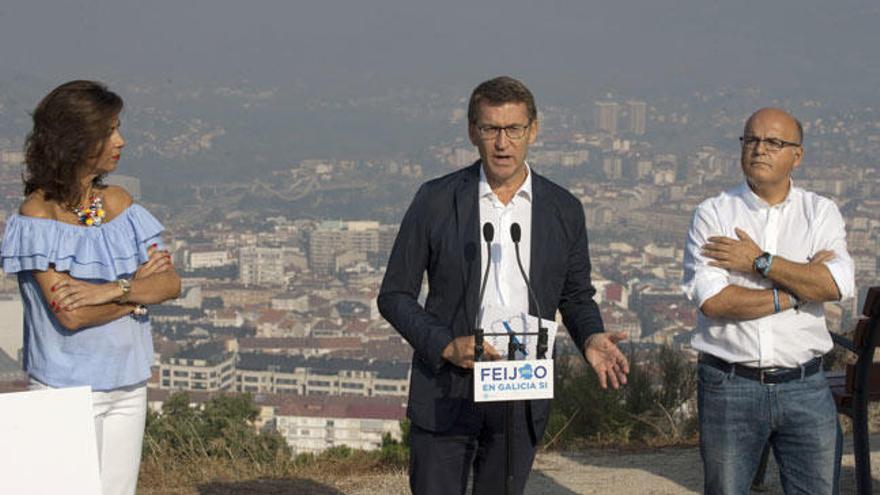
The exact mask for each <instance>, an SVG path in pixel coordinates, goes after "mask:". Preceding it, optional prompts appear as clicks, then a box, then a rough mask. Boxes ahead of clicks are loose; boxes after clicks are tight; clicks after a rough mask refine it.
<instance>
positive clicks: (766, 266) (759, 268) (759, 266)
mask: <svg viewBox="0 0 880 495" xmlns="http://www.w3.org/2000/svg"><path fill="white" fill-rule="evenodd" d="M772 264H773V255H772V254H770V253H768V252H766V251H765V252H764V253H761V256H758V257H757V258H755V261H753V262H752V267H753V268H754V269H755V271H756V272H758V273H760V274H761V276H762V277H764V278H766V277H767V274H768V273H770V265H772Z"/></svg>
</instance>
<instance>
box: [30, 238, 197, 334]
mask: <svg viewBox="0 0 880 495" xmlns="http://www.w3.org/2000/svg"><path fill="white" fill-rule="evenodd" d="M148 252H149V254H150V258H149V259H148V260H147V262H146V263H144V264H143V265H141V266H140V267H139V268H138V270H137V271H136V272H135V274H134V276H133V277H132V280H131V291H130V293H129V298H128V301H127V302H125V303H120V302H118V300H119V299H120V298H121V297H122V295H123V293H122V289H121V288H120V287H119V285H118V284H117V283H116V282H106V283H91V282H86V281H83V280H78V279H76V278H73V277H71V276H70V275H69V274H67V273H66V272H58V271H55V269H54V267H51V266H50V267H49V269H47V270H46V271H40V272H35V274H34V277H35V278H36V280H37V283H38V284H39V285H40V289H41V290H42V292H43V297H44V298H45V300H46V301H47V302H48V304H49V307H50V309H52V310H53V311H54V314H55V317H56V318H57V319H58V321H59V323H61V325H62V326H63V327H64V328H66V329H68V330H71V331H75V330H79V329H81V328H84V327H90V326H95V325H100V324H103V323H107V322H110V321H113V320H115V319H118V318H120V317H122V316H125V315H127V314H130V313H131V312H132V311H133V310H134V308H135V307H136V306H137V305H138V304H156V303H159V302H162V301H166V300H168V299H173V298H175V297H177V296H178V295H179V294H180V277H179V276H178V275H177V272H176V271H175V270H174V266H173V265H172V264H171V259H170V256H169V255H168V252H167V251H160V250H158V249H156V246H155V245H153V246H150V248H149V250H148Z"/></svg>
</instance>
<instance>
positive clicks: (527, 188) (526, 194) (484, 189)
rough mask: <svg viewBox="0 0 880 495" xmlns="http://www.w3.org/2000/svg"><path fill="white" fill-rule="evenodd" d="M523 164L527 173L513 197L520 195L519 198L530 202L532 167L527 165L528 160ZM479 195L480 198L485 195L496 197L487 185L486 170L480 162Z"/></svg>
mask: <svg viewBox="0 0 880 495" xmlns="http://www.w3.org/2000/svg"><path fill="white" fill-rule="evenodd" d="M525 165H526V172H527V173H528V175H526V180H525V181H524V182H523V183H522V185H521V186H519V189H517V191H516V194H514V195H513V197H514V198H518V197H521V198H523V199H525V200H526V201H528V202H529V203H531V202H532V168H531V167H529V162H526V164H525ZM480 197H481V198H485V197H489V198H494V197H496V196H495V192H494V191H492V188H491V187H490V186H489V181H488V180H487V179H486V171H485V170H483V165H482V164H480Z"/></svg>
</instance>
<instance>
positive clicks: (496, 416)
mask: <svg viewBox="0 0 880 495" xmlns="http://www.w3.org/2000/svg"><path fill="white" fill-rule="evenodd" d="M504 407H505V406H504V403H503V402H490V403H481V404H476V403H470V404H468V405H466V406H464V408H463V409H462V412H461V415H460V416H459V417H458V420H457V421H456V422H455V424H454V425H453V426H452V428H451V429H450V430H448V431H445V432H442V433H434V432H430V431H427V430H423V429H421V428H419V427H418V426H416V425H412V428H411V429H410V464H409V482H410V488H411V489H412V492H413V494H414V495H447V494H449V495H459V494H461V495H464V493H465V491H466V489H467V481H468V475H469V474H470V471H471V468H472V467H473V482H474V491H473V495H501V494H503V493H504V487H505V472H506V471H505V469H506V466H507V450H506V446H505V442H504ZM513 425H514V428H513V437H512V438H513V442H514V444H513V459H514V472H513V474H514V487H515V490H514V493H517V494H522V493H523V490H524V489H525V486H526V480H527V479H528V477H529V471H531V469H532V462H533V461H534V460H535V447H536V445H535V442H534V441H533V440H532V434H530V432H529V426H528V425H529V422H528V421H527V419H526V407H525V403H524V402H515V403H514V409H513Z"/></svg>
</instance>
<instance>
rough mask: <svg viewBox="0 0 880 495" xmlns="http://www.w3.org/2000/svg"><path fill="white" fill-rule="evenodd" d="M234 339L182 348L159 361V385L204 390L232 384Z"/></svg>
mask: <svg viewBox="0 0 880 495" xmlns="http://www.w3.org/2000/svg"><path fill="white" fill-rule="evenodd" d="M237 351H238V345H237V344H236V342H235V340H227V341H214V342H210V343H208V344H203V345H200V346H196V347H191V348H188V349H183V350H181V351H179V352H178V353H177V354H175V355H174V356H173V357H171V358H170V359H168V362H161V363H159V388H162V389H173V390H195V391H205V392H216V391H232V390H233V389H234V388H235V359H236V357H237V355H238V352H237Z"/></svg>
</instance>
